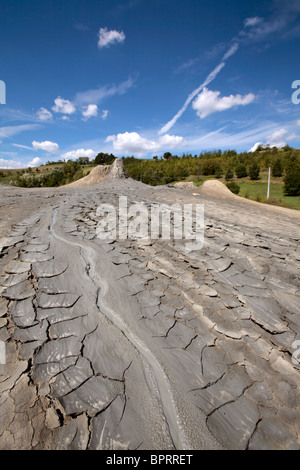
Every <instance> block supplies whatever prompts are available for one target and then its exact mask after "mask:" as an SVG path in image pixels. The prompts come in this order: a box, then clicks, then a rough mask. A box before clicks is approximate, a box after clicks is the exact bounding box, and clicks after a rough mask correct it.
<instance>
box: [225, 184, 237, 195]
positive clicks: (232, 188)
mask: <svg viewBox="0 0 300 470" xmlns="http://www.w3.org/2000/svg"><path fill="white" fill-rule="evenodd" d="M226 186H227V188H228V189H230V191H231V192H232V193H234V194H239V192H240V186H239V185H238V184H236V183H234V182H233V181H231V182H230V183H227V184H226Z"/></svg>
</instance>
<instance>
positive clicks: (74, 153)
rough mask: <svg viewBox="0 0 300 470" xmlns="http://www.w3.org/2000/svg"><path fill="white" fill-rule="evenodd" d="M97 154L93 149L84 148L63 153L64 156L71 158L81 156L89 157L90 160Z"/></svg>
mask: <svg viewBox="0 0 300 470" xmlns="http://www.w3.org/2000/svg"><path fill="white" fill-rule="evenodd" d="M96 156H97V152H95V151H94V150H92V149H88V150H84V149H77V150H70V152H67V153H63V154H62V158H64V159H68V160H71V159H72V158H75V159H76V158H79V157H88V158H89V159H90V160H91V159H93V158H95V157H96Z"/></svg>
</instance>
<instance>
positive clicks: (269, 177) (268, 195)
mask: <svg viewBox="0 0 300 470" xmlns="http://www.w3.org/2000/svg"><path fill="white" fill-rule="evenodd" d="M270 180H271V168H270V167H269V176H268V193H267V199H269V197H270Z"/></svg>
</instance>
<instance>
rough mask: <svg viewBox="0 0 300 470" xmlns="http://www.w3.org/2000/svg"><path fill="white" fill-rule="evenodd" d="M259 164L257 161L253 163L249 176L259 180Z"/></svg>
mask: <svg viewBox="0 0 300 470" xmlns="http://www.w3.org/2000/svg"><path fill="white" fill-rule="evenodd" d="M259 172H260V169H259V166H258V165H257V163H252V165H251V166H250V168H249V176H250V179H251V180H258V179H259Z"/></svg>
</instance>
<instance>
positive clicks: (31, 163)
mask: <svg viewBox="0 0 300 470" xmlns="http://www.w3.org/2000/svg"><path fill="white" fill-rule="evenodd" d="M41 163H42V160H41V159H40V158H39V157H35V158H34V159H33V160H31V162H28V163H27V166H39V165H40V164H41Z"/></svg>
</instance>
